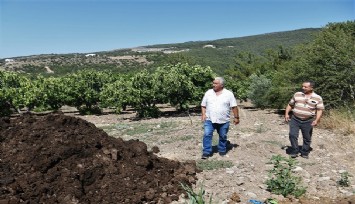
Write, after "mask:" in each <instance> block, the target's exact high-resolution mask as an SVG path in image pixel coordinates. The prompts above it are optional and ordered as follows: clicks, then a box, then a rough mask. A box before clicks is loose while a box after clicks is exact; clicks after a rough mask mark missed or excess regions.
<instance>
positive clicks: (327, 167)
mask: <svg viewBox="0 0 355 204" xmlns="http://www.w3.org/2000/svg"><path fill="white" fill-rule="evenodd" d="M163 108H164V107H163ZM165 110H166V111H165V115H163V116H162V117H160V118H158V119H145V120H136V119H135V118H134V116H135V114H134V113H133V112H125V113H124V114H119V115H116V114H105V115H101V116H80V115H78V114H77V113H76V112H68V113H66V114H65V115H67V116H74V117H76V118H81V119H84V120H85V121H88V122H89V123H86V122H84V121H83V120H79V119H73V118H67V117H64V116H60V117H61V118H60V119H56V117H54V116H48V117H49V118H42V119H32V118H27V119H26V118H25V119H24V120H22V121H21V120H20V118H11V122H10V123H7V122H6V121H5V122H4V121H2V122H1V123H2V124H5V125H0V127H1V143H2V144H1V152H0V153H1V170H2V171H1V183H0V184H1V194H0V203H1V201H3V203H6V201H7V200H8V199H9V198H10V197H9V195H14V196H12V197H11V198H14V199H15V198H16V199H18V198H21V199H22V200H24V201H26V199H30V200H31V199H33V200H32V201H33V202H31V203H39V202H44V203H50V202H49V201H52V200H50V199H53V197H56V199H57V202H59V203H110V202H109V200H105V199H111V198H112V199H116V200H115V202H111V203H124V202H126V203H148V202H150V203H170V202H172V203H184V202H186V200H185V199H183V198H180V199H179V200H177V199H178V198H177V196H179V195H180V194H181V192H182V191H181V188H180V187H179V186H178V184H177V183H178V181H187V182H190V183H195V181H196V184H194V185H193V187H194V188H195V189H196V191H197V190H198V189H199V188H200V187H201V186H202V187H203V188H204V189H205V190H206V197H209V196H212V200H213V203H230V204H231V203H235V202H234V201H233V200H235V197H239V198H240V202H239V203H250V202H248V201H249V200H250V199H253V200H259V201H264V200H266V199H267V198H271V197H272V198H276V199H278V200H279V201H281V200H283V202H281V203H355V196H354V193H355V179H354V176H355V136H354V135H342V134H341V133H336V132H332V131H329V130H324V129H320V128H316V129H315V130H314V133H313V142H312V147H313V151H312V152H311V154H310V158H309V159H304V158H301V157H298V158H297V160H298V162H299V164H298V165H297V168H296V169H295V171H294V173H295V174H296V175H298V176H300V177H302V184H303V186H305V187H307V192H306V194H305V197H304V198H301V199H291V200H290V199H285V198H283V197H282V196H276V195H272V194H271V193H270V192H268V191H267V190H266V185H265V184H264V183H265V181H266V179H267V178H268V172H267V170H270V169H271V168H272V165H270V164H268V162H269V161H270V158H271V156H272V155H278V154H280V155H282V156H287V154H286V149H285V147H287V145H289V141H288V125H287V124H285V123H284V122H283V117H282V115H279V114H277V113H276V112H275V111H273V110H254V109H250V108H242V109H241V111H240V116H241V123H240V124H239V125H237V126H234V125H233V126H232V127H231V128H230V131H229V140H230V142H231V145H232V146H233V148H231V149H230V151H228V153H227V155H226V156H225V157H220V156H219V155H218V154H214V155H213V156H212V157H211V158H209V159H208V161H210V162H212V161H222V162H226V163H229V164H232V165H230V166H229V167H228V168H219V169H214V170H205V171H202V172H198V170H196V168H195V165H194V163H189V162H188V161H189V160H194V161H196V162H197V163H198V164H199V163H201V162H202V160H201V159H200V157H201V149H202V144H201V141H202V133H203V129H202V123H201V121H200V115H199V113H198V112H196V113H190V116H188V115H187V114H186V113H185V114H176V113H174V112H173V111H172V110H171V109H169V108H167V107H166V109H165ZM50 120H53V121H56V122H54V123H49V124H47V125H46V126H44V127H43V128H35V127H37V126H34V124H42V123H45V124H46V122H48V121H50ZM63 121H67V122H63ZM68 121H72V123H70V125H69V122H68ZM6 124H7V125H6ZM8 124H10V125H8ZM11 124H16V125H15V126H14V125H11ZM54 124H55V125H54ZM81 124H83V125H81ZM78 125H80V126H83V128H80V129H79V128H78ZM19 127H22V128H19ZM29 130H31V131H29ZM69 130H70V131H69ZM102 130H103V131H102ZM26 131H27V132H36V131H39V132H37V133H36V134H35V133H26ZM47 131H48V133H46V134H44V133H45V132H47ZM9 132H12V133H11V134H12V136H11V137H16V138H17V139H15V140H11V139H9V136H8V135H9ZM49 132H50V133H49ZM105 132H106V133H107V134H108V135H110V136H112V137H106V136H105V134H106V133H105ZM25 133H26V134H30V135H31V137H34V138H36V139H33V138H32V139H31V141H27V139H26V138H24V136H23V135H26V134H25ZM4 134H5V135H6V136H4ZM57 134H58V135H57ZM76 134H78V135H77V136H75V135H76ZM52 135H57V136H52ZM87 135H90V137H88V138H90V139H88V140H87V139H84V138H87ZM215 136H217V135H216V134H215ZM11 137H10V138H11ZM18 137H19V138H18ZM47 137H48V138H47ZM59 138H61V139H59ZM73 138H77V139H75V141H76V142H77V144H76V146H71V145H69V142H68V141H69V139H71V140H73ZM79 138H80V139H79ZM114 138H117V140H115V139H114ZM216 138H217V137H216ZM137 140H139V141H141V142H138V141H137ZM44 141H47V142H46V143H43V142H44ZM127 141H130V142H127ZM215 142H216V141H215ZM42 143H43V144H45V145H42ZM97 143H99V144H100V145H99V146H100V148H98V147H96V146H95V145H98V144H97ZM24 144H26V146H24ZM132 144H133V146H131V145H132ZM300 144H302V140H301V139H300ZM63 145H64V146H63ZM156 147H158V148H156ZM50 149H52V150H51V151H50ZM56 149H61V150H60V151H59V153H57V150H56ZM152 149H153V150H154V149H155V150H157V149H159V150H160V151H159V152H158V151H154V152H155V153H153V150H152ZM116 151H117V152H119V153H117V154H116ZM9 152H11V153H9ZM29 152H31V153H29ZM66 152H69V153H66ZM112 152H114V155H117V158H116V157H113V156H112V155H113V153H112ZM10 155H15V157H10ZM59 155H67V156H65V158H62V156H59ZM119 155H121V156H119ZM122 155H125V156H122ZM42 157H43V158H42ZM15 158H16V159H17V158H21V160H19V161H18V162H15V163H13V162H14V161H12V160H14V159H15ZM41 158H42V159H41ZM142 158H143V159H142ZM164 158H167V159H164ZM69 159H70V160H69ZM44 161H46V162H44ZM126 161H127V164H126V163H125V162H126ZM137 162H138V163H137ZM185 162H188V163H187V164H186V163H185ZM28 163H30V164H31V165H27V164H28ZM123 163H124V164H125V165H128V167H127V168H128V169H130V171H123V170H124V169H123V167H122V166H123V165H122V164H123ZM150 164H154V165H153V166H154V167H156V166H159V168H158V169H155V168H153V169H152V172H151V173H149V174H150V177H151V178H149V179H148V178H145V176H144V175H145V174H147V171H146V169H147V166H149V165H150ZM172 166H173V167H172ZM136 167H137V168H140V169H143V170H142V171H141V172H140V174H138V175H135V176H134V178H143V179H136V180H134V181H132V179H133V178H132V177H130V176H128V175H127V174H129V172H135V171H133V170H132V169H134V168H136ZM14 168H15V169H16V170H14V171H13V170H12V169H14ZM169 169H170V170H169ZM171 169H174V170H173V171H171ZM122 171H123V172H126V173H124V174H122V175H121V172H122ZM48 172H53V174H51V175H52V176H48V175H47V174H48ZM58 172H59V173H58ZM167 172H170V173H167ZM172 172H174V173H172ZM342 172H348V173H349V174H350V175H352V176H351V177H349V181H350V184H351V186H349V187H340V186H339V185H337V181H338V180H339V179H340V175H341V173H342ZM162 174H163V177H161V176H162ZM9 175H10V176H9ZM107 175H110V176H109V177H108V178H109V179H106V176H107ZM123 175H124V176H123ZM153 175H154V176H153ZM165 177H167V179H166V180H164V179H163V178H165ZM86 178H87V179H88V181H86ZM127 178H129V180H128V181H127ZM154 178H155V179H154ZM31 179H33V182H32V183H31V182H30V181H31ZM196 179H198V180H196ZM14 180H15V181H18V180H20V181H21V182H20V183H17V182H15V183H16V185H15V184H13V183H14V182H13V181H14ZM59 180H63V181H59ZM34 181H36V182H34ZM96 182H98V185H97V184H96ZM154 183H155V184H154ZM26 184H28V188H29V189H31V188H32V189H33V188H34V189H37V190H36V191H35V192H36V194H32V195H26V196H27V197H24V196H25V192H27V191H29V189H23V186H25V185H26ZM42 184H43V185H44V186H45V187H43V186H42ZM65 184H68V185H65ZM137 184H138V185H137ZM123 185H126V186H125V189H127V185H136V186H135V187H133V189H137V193H130V194H127V195H125V196H127V197H123V195H124V194H123V192H124V191H127V190H121V191H119V192H120V193H121V194H122V197H119V195H118V194H120V193H118V192H117V191H115V190H114V189H116V190H117V189H120V187H121V186H123ZM77 186H80V187H81V189H78V188H77ZM98 186H100V187H98ZM19 187H21V188H19ZM156 187H159V188H158V189H156ZM10 189H12V190H10ZM57 189H60V191H58V192H57V193H58V194H55V193H53V192H54V191H56V190H57ZM64 189H71V190H64ZM83 189H85V190H83ZM147 189H148V190H147ZM138 192H144V193H142V194H141V196H138V195H140V193H138ZM149 192H150V193H149ZM43 194H45V195H46V197H45V196H44V197H42V199H43V200H38V197H39V195H43ZM143 194H144V195H143ZM48 195H51V196H48ZM93 195H95V196H93ZM151 195H157V196H156V197H155V196H151ZM19 196H20V197H19ZM21 196H22V197H21ZM90 196H92V197H90ZM150 196H151V197H154V199H152V200H148V198H150ZM59 198H61V200H60V199H59ZM79 198H80V199H79ZM35 199H37V200H35ZM91 199H93V200H91ZM173 200H176V201H173ZM99 201H100V202H99ZM110 201H113V200H110ZM279 203H280V202H279Z"/></svg>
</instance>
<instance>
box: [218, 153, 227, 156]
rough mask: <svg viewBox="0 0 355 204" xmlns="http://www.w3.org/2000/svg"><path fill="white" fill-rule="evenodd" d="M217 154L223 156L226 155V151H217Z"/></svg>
mask: <svg viewBox="0 0 355 204" xmlns="http://www.w3.org/2000/svg"><path fill="white" fill-rule="evenodd" d="M218 154H219V156H221V157H224V156H226V154H227V153H226V152H219V153H218Z"/></svg>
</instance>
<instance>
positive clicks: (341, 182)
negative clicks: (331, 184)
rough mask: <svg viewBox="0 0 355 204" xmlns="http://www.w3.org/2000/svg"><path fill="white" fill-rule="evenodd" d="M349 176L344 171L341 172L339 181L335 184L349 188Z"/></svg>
mask: <svg viewBox="0 0 355 204" xmlns="http://www.w3.org/2000/svg"><path fill="white" fill-rule="evenodd" d="M350 176H351V175H350V174H349V173H348V172H347V171H345V172H342V173H341V174H340V180H338V181H337V184H338V185H339V186H341V187H349V186H350V181H349V177H350Z"/></svg>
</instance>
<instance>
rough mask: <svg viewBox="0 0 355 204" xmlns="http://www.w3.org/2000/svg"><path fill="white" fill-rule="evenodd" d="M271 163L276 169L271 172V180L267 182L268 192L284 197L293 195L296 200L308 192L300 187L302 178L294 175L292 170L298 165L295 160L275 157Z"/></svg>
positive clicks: (279, 156)
mask: <svg viewBox="0 0 355 204" xmlns="http://www.w3.org/2000/svg"><path fill="white" fill-rule="evenodd" d="M271 163H272V164H273V165H274V167H273V169H271V170H269V179H268V180H267V181H266V185H267V190H268V191H270V192H272V193H274V194H277V195H280V194H281V195H283V196H284V197H286V196H287V195H293V196H295V197H296V198H298V197H300V196H301V195H303V194H304V193H305V192H306V188H305V187H302V186H299V184H300V182H301V178H300V177H297V176H293V175H292V169H293V168H294V167H295V165H296V164H297V161H296V160H295V159H292V158H291V157H290V158H288V159H287V158H285V157H283V156H281V155H277V156H275V155H273V156H272V158H271Z"/></svg>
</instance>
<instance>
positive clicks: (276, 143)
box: [262, 140, 283, 147]
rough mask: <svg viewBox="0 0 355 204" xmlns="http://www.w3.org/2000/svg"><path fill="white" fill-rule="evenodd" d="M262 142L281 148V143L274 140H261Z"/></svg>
mask: <svg viewBox="0 0 355 204" xmlns="http://www.w3.org/2000/svg"><path fill="white" fill-rule="evenodd" d="M262 142H265V143H268V144H272V145H276V146H279V147H282V145H283V144H282V143H281V142H279V141H274V140H262Z"/></svg>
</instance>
